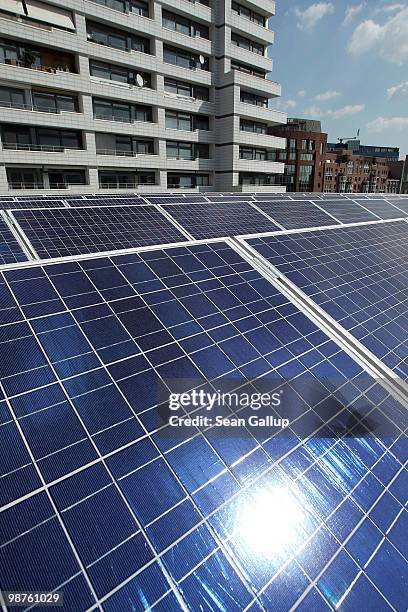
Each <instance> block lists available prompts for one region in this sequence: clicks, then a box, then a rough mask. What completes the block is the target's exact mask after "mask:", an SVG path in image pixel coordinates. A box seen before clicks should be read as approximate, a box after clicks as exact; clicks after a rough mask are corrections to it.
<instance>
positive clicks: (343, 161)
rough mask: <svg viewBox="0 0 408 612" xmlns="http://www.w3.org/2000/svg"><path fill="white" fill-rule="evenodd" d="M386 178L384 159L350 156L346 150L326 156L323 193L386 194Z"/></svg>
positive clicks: (386, 164)
mask: <svg viewBox="0 0 408 612" xmlns="http://www.w3.org/2000/svg"><path fill="white" fill-rule="evenodd" d="M388 177H389V166H388V160H387V159H385V158H378V157H365V156H363V155H351V154H350V153H348V151H347V149H344V150H343V151H339V152H338V153H327V155H326V161H325V166H324V191H325V192H327V193H387V183H388ZM389 189H390V190H391V189H392V185H390V186H389ZM389 192H391V193H392V191H389Z"/></svg>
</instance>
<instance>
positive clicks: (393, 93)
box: [387, 81, 408, 100]
mask: <svg viewBox="0 0 408 612" xmlns="http://www.w3.org/2000/svg"><path fill="white" fill-rule="evenodd" d="M405 97H408V81H405V83H400V84H399V85H394V87H390V88H389V89H387V98H388V99H389V100H391V99H392V98H405Z"/></svg>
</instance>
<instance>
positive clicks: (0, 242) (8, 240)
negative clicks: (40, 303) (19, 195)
mask: <svg viewBox="0 0 408 612" xmlns="http://www.w3.org/2000/svg"><path fill="white" fill-rule="evenodd" d="M26 260H27V256H26V255H25V253H24V252H23V251H22V249H21V247H20V245H19V244H18V242H17V240H16V238H15V237H14V235H13V233H12V232H11V230H10V229H9V227H8V226H7V224H6V223H5V221H3V219H1V218H0V265H4V264H12V263H17V262H19V261H26ZM0 304H1V297H0Z"/></svg>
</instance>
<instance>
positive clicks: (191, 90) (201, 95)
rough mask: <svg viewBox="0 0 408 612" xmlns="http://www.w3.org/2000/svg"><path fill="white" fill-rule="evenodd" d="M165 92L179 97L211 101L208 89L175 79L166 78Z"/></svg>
mask: <svg viewBox="0 0 408 612" xmlns="http://www.w3.org/2000/svg"><path fill="white" fill-rule="evenodd" d="M164 90H165V91H167V92H169V93H172V94H176V95H178V96H186V97H188V98H196V99H197V100H205V101H207V102H208V101H209V99H210V90H209V89H208V87H203V86H201V85H194V84H192V83H186V82H185V81H176V80H174V79H168V78H165V79H164Z"/></svg>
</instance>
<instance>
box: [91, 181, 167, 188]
mask: <svg viewBox="0 0 408 612" xmlns="http://www.w3.org/2000/svg"><path fill="white" fill-rule="evenodd" d="M157 184H158V183H101V182H100V183H99V187H100V188H101V189H137V188H138V187H152V186H154V185H157Z"/></svg>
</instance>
